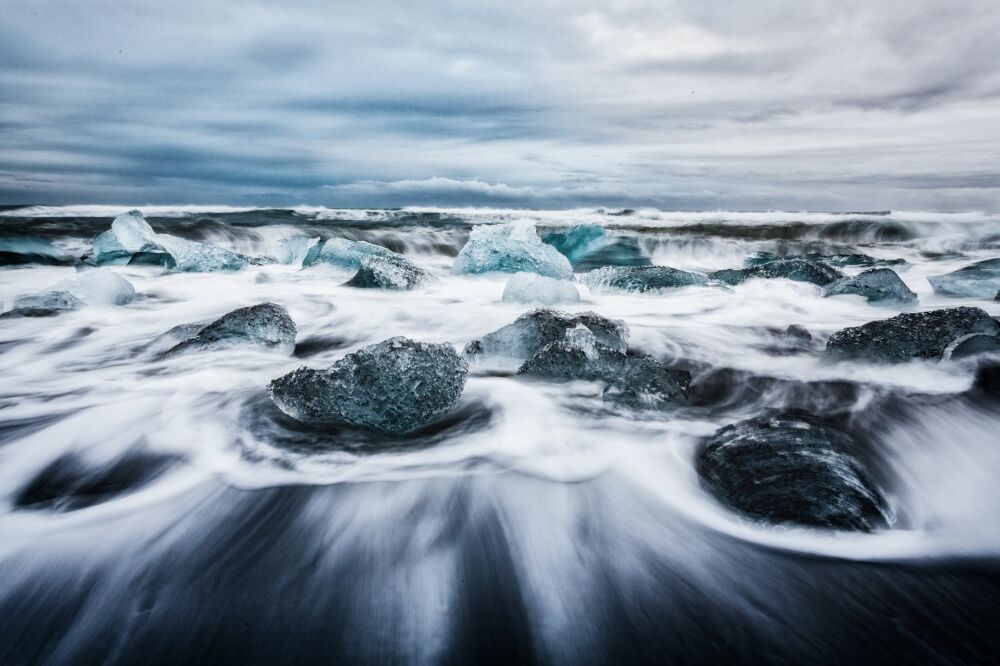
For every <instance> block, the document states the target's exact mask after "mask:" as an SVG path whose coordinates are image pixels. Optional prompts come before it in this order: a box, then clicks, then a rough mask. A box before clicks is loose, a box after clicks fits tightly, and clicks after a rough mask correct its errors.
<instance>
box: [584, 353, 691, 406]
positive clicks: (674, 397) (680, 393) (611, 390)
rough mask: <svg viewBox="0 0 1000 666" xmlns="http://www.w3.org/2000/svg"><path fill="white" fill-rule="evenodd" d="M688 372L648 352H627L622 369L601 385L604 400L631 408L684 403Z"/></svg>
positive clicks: (688, 385)
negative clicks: (619, 374) (639, 353)
mask: <svg viewBox="0 0 1000 666" xmlns="http://www.w3.org/2000/svg"><path fill="white" fill-rule="evenodd" d="M690 386H691V373H690V372H688V371H687V370H675V369H673V368H668V367H666V366H665V365H663V364H662V363H660V362H659V361H658V360H656V359H655V358H653V357H652V356H638V357H633V356H629V357H628V358H627V361H626V363H625V368H624V373H623V374H622V375H621V376H620V377H615V378H613V379H612V380H611V383H610V384H608V386H607V388H605V389H604V400H605V401H608V402H613V403H615V404H618V405H621V406H623V407H630V408H632V409H665V408H667V407H670V406H675V405H687V404H688V390H689V388H690Z"/></svg>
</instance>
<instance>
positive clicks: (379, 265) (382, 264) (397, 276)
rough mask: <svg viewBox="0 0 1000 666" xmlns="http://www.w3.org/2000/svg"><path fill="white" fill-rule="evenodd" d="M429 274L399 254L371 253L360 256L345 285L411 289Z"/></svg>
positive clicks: (368, 287)
mask: <svg viewBox="0 0 1000 666" xmlns="http://www.w3.org/2000/svg"><path fill="white" fill-rule="evenodd" d="M429 277H430V276H429V275H428V274H427V273H426V272H425V271H424V270H422V269H420V268H418V267H417V266H416V265H414V264H413V263H412V262H411V261H410V260H409V259H407V258H406V257H404V256H403V255H401V254H396V253H391V254H388V255H382V254H371V255H368V256H366V257H362V258H361V266H360V267H359V268H358V272H357V273H355V274H354V277H352V278H351V279H350V280H348V281H347V282H346V283H345V285H346V286H348V287H359V288H362V289H399V290H405V289H413V288H414V287H417V286H419V285H420V284H422V283H424V282H426V281H427V279H428V278H429Z"/></svg>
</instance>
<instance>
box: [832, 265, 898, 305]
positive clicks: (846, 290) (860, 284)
mask: <svg viewBox="0 0 1000 666" xmlns="http://www.w3.org/2000/svg"><path fill="white" fill-rule="evenodd" d="M841 294H857V295H859V296H864V297H865V299H866V300H868V301H869V302H873V303H894V304H902V303H915V302H916V300H917V295H916V294H915V293H913V292H912V291H910V289H909V287H907V286H906V283H905V282H903V280H902V279H900V277H899V276H898V275H896V272H895V271H893V270H892V269H891V268H870V269H868V270H866V271H864V272H863V273H860V274H858V275H855V276H854V277H845V278H841V279H840V280H837V281H836V282H834V283H832V284H829V285H827V286H826V288H825V294H824V295H826V296H839V295H841Z"/></svg>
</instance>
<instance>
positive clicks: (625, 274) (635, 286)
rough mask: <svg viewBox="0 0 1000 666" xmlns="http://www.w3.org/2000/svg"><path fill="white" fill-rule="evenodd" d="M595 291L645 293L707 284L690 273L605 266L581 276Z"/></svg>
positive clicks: (699, 276) (655, 268) (703, 278)
mask: <svg viewBox="0 0 1000 666" xmlns="http://www.w3.org/2000/svg"><path fill="white" fill-rule="evenodd" d="M583 281H584V282H585V283H586V284H587V286H589V287H590V288H591V289H594V290H613V291H636V292H647V291H655V290H659V289H672V288H675V287H688V286H692V285H703V284H707V283H708V278H706V277H705V276H704V275H701V274H700V273H689V272H688V271H682V270H679V269H677V268H670V267H669V266H619V267H613V266H607V267H605V268H599V269H597V270H594V271H591V272H589V273H587V274H586V275H584V276H583Z"/></svg>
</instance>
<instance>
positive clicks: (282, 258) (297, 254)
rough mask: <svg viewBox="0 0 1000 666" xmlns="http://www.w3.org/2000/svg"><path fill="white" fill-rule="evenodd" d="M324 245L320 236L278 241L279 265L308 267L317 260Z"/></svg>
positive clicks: (296, 237) (297, 237) (294, 237)
mask: <svg viewBox="0 0 1000 666" xmlns="http://www.w3.org/2000/svg"><path fill="white" fill-rule="evenodd" d="M321 247H322V244H321V242H320V239H319V236H313V237H309V236H293V237H291V238H282V239H281V240H280V241H278V254H277V257H276V259H277V260H278V263H279V264H288V265H291V266H307V265H309V264H311V263H312V262H313V261H315V260H316V255H318V254H319V251H320V248H321Z"/></svg>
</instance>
